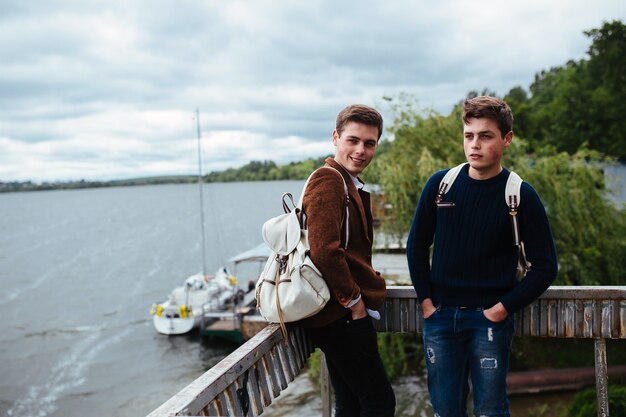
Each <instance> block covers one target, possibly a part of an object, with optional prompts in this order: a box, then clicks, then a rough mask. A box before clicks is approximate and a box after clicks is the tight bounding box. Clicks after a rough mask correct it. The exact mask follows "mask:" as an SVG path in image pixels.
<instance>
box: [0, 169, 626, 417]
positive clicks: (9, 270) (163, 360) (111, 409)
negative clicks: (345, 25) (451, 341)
mask: <svg viewBox="0 0 626 417" xmlns="http://www.w3.org/2000/svg"><path fill="white" fill-rule="evenodd" d="M614 172H617V177H620V178H621V180H620V187H621V191H620V193H621V194H620V193H618V195H621V196H623V195H624V188H623V186H624V183H625V182H626V181H625V178H626V169H624V168H623V166H622V167H621V168H619V169H616V170H615V171H614ZM301 186H302V181H281V182H259V183H228V184H207V185H205V186H204V199H205V213H206V215H205V219H206V220H205V227H206V236H207V251H206V253H207V264H208V272H209V273H213V272H214V271H215V270H217V268H219V267H220V266H221V265H223V264H224V263H225V262H226V260H227V259H228V258H230V257H232V256H234V255H236V254H238V253H240V252H243V251H244V250H247V249H249V248H252V247H254V246H256V245H257V244H259V243H260V242H261V241H262V240H261V235H260V229H261V225H262V224H263V222H264V221H265V220H266V219H267V218H268V217H270V216H274V215H276V214H279V212H280V203H279V201H280V196H281V194H282V192H284V191H291V192H293V193H294V195H296V196H298V195H299V193H300V189H301ZM198 199H199V196H198V188H197V185H160V186H143V187H116V188H101V189H85V190H73V191H41V192H29V193H8V194H0V230H1V231H2V233H1V234H0V282H1V283H2V286H1V287H0V306H1V307H2V309H3V314H4V319H3V320H2V324H1V326H2V327H1V332H0V371H1V374H2V380H1V381H0V413H2V414H3V415H7V416H11V417H31V416H32V417H57V416H59V417H60V416H66V417H67V416H70V417H71V416H83V415H92V416H112V417H130V416H144V415H146V414H148V413H149V412H150V411H152V410H153V409H155V408H156V407H158V406H159V405H160V404H161V403H163V402H164V401H165V400H167V399H168V398H169V397H171V396H172V395H174V394H175V393H176V392H178V391H179V390H180V389H182V388H183V387H185V386H186V385H187V384H189V383H190V382H191V381H193V380H194V379H195V378H197V377H198V376H200V375H201V374H202V373H203V372H204V371H206V370H207V369H209V368H210V367H211V366H213V365H214V364H216V363H217V362H219V361H220V360H221V359H223V358H224V357H225V356H226V355H228V354H229V353H230V352H231V351H232V350H234V349H235V348H236V346H235V345H232V344H229V343H227V342H219V341H207V340H202V339H201V338H200V337H198V336H180V337H166V336H162V335H159V334H157V333H156V331H155V330H154V328H153V326H152V319H151V316H150V315H149V310H150V307H151V305H152V303H153V302H156V301H160V300H162V299H164V298H165V296H166V295H167V294H168V293H169V292H170V291H171V289H172V288H173V287H174V286H176V285H179V284H180V283H181V282H182V281H183V280H184V278H186V277H187V276H189V275H191V274H193V273H196V272H198V271H199V270H201V268H202V260H201V239H200V234H199V232H198V230H199V224H200V217H199V209H198V207H199V200H198ZM621 201H624V199H623V198H621ZM246 282H247V281H246ZM299 381H302V382H298V383H297V384H294V386H293V388H292V387H290V389H291V391H290V392H288V393H285V394H284V395H281V399H280V400H281V402H282V403H283V404H284V406H282V407H277V408H276V409H275V413H273V414H272V415H284V416H288V415H294V413H293V407H296V406H297V405H299V404H301V403H302V402H306V403H308V405H307V407H306V408H305V409H299V412H298V415H299V416H301V417H305V416H307V415H309V414H310V415H316V414H317V415H319V411H317V410H318V409H319V408H318V407H319V403H318V401H319V397H318V396H317V394H313V395H312V394H311V392H312V391H311V388H310V387H309V386H308V385H307V381H306V380H304V379H302V378H300V379H299ZM423 386H424V384H423V379H422V377H421V376H420V377H411V378H410V379H407V380H404V381H401V383H399V384H398V385H397V386H396V390H397V392H405V391H406V392H407V393H406V394H403V395H402V397H403V398H404V399H405V400H406V404H405V406H404V409H405V410H406V412H404V413H403V414H402V415H406V416H422V415H426V414H425V411H424V409H423V407H424V405H423V404H424V401H425V399H426V394H425V392H424V388H423ZM292 391H293V392H292ZM416 399H422V400H418V401H416ZM309 400H310V401H309ZM403 401H404V400H403ZM290 402H291V403H293V404H296V405H293V404H292V405H290ZM290 407H291V408H290ZM307 413H309V414H307Z"/></svg>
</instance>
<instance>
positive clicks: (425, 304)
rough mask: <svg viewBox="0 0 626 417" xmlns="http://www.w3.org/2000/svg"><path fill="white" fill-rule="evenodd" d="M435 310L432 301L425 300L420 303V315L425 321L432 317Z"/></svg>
mask: <svg viewBox="0 0 626 417" xmlns="http://www.w3.org/2000/svg"><path fill="white" fill-rule="evenodd" d="M435 310H437V308H436V307H435V306H434V304H433V300H431V299H430V298H426V299H424V301H422V315H423V316H424V318H425V319H427V318H429V317H430V316H432V315H433V313H434V312H435Z"/></svg>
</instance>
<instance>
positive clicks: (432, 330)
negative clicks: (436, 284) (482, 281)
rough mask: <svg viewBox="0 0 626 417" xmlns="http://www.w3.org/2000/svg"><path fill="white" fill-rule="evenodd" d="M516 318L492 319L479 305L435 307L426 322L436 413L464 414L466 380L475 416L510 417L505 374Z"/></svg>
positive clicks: (428, 366) (458, 416)
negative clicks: (470, 391)
mask: <svg viewBox="0 0 626 417" xmlns="http://www.w3.org/2000/svg"><path fill="white" fill-rule="evenodd" d="M514 329H515V322H514V317H513V316H509V317H507V319H506V320H504V321H502V322H499V323H494V322H491V321H489V320H488V319H487V318H486V317H485V316H484V314H483V309H482V308H462V307H441V306H440V307H437V310H436V311H435V312H434V313H433V314H432V315H431V316H430V317H428V318H427V319H425V320H424V332H423V337H424V353H425V355H426V369H427V371H428V391H429V393H430V401H431V403H432V406H433V411H434V413H435V417H467V415H468V414H467V397H468V394H469V380H470V379H471V381H472V391H473V400H474V401H473V402H474V410H473V411H474V415H475V416H477V417H495V416H507V417H508V416H510V413H509V400H508V397H507V393H506V374H507V371H508V368H509V355H510V353H511V344H512V341H513V331H514Z"/></svg>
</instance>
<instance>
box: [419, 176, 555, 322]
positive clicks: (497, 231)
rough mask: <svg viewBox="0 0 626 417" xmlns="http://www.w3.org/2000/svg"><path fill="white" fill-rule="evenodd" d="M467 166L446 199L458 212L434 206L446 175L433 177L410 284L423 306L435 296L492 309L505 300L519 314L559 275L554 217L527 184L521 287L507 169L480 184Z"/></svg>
mask: <svg viewBox="0 0 626 417" xmlns="http://www.w3.org/2000/svg"><path fill="white" fill-rule="evenodd" d="M468 168H469V167H468V166H467V165H466V166H465V167H464V168H463V169H462V170H461V172H460V173H459V176H458V177H457V178H456V180H455V182H454V184H453V185H452V187H451V189H450V190H449V191H448V192H447V194H446V195H445V197H444V201H448V202H454V204H455V205H454V207H448V208H444V207H439V208H438V207H437V205H436V204H435V196H436V194H437V190H438V188H439V183H440V181H441V179H442V178H443V176H444V174H445V173H446V172H447V170H443V171H439V172H437V173H435V174H434V175H433V176H432V177H430V179H429V180H428V182H427V183H426V185H425V186H424V190H423V191H422V194H421V197H420V199H419V202H418V204H417V209H416V211H415V217H414V219H413V224H412V226H411V232H410V234H409V238H408V241H407V257H408V262H409V270H410V273H411V280H412V282H413V286H414V287H415V291H416V292H417V297H418V299H419V301H420V303H421V302H422V301H423V300H424V299H426V298H431V299H432V301H433V303H434V304H435V305H438V304H441V305H447V306H464V307H484V308H489V307H491V306H493V305H495V304H497V303H498V302H502V304H503V305H504V307H505V308H506V310H507V312H508V313H509V314H513V313H514V312H516V311H517V310H519V309H521V308H523V307H525V306H526V305H528V304H530V303H531V302H532V301H533V300H535V299H536V298H537V297H538V296H539V295H541V294H542V293H543V292H544V291H545V290H546V289H547V288H548V287H549V286H550V284H551V283H552V281H553V280H554V278H555V277H556V273H557V259H556V251H555V248H554V241H553V238H552V233H551V231H550V226H549V224H548V219H547V216H546V213H545V210H544V207H543V204H542V203H541V200H540V199H539V196H538V195H537V193H536V192H535V190H534V189H533V188H532V187H531V186H530V185H529V184H528V183H526V182H523V183H522V188H521V197H520V200H521V201H520V206H519V214H518V216H519V222H520V233H521V237H522V240H523V241H524V246H525V249H526V255H527V258H528V260H529V261H530V263H531V264H532V267H531V270H530V272H528V274H527V275H526V277H525V278H524V279H523V280H522V281H521V282H519V281H517V280H516V278H515V270H516V265H517V249H516V247H515V246H514V244H513V232H512V228H511V220H510V216H509V212H508V207H507V205H506V202H505V197H504V194H505V185H506V181H507V178H508V176H509V171H508V170H506V169H503V170H502V172H501V173H500V174H498V175H497V176H495V177H493V178H489V179H487V180H475V179H472V178H470V177H469V175H468ZM433 239H434V249H433V255H432V264H431V262H430V259H429V258H430V256H429V253H430V251H429V248H430V246H431V245H432V243H433Z"/></svg>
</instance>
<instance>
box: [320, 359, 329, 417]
mask: <svg viewBox="0 0 626 417" xmlns="http://www.w3.org/2000/svg"><path fill="white" fill-rule="evenodd" d="M320 386H321V390H322V417H330V415H331V409H330V378H329V377H328V366H327V365H326V355H324V352H322V351H321V350H320Z"/></svg>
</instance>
